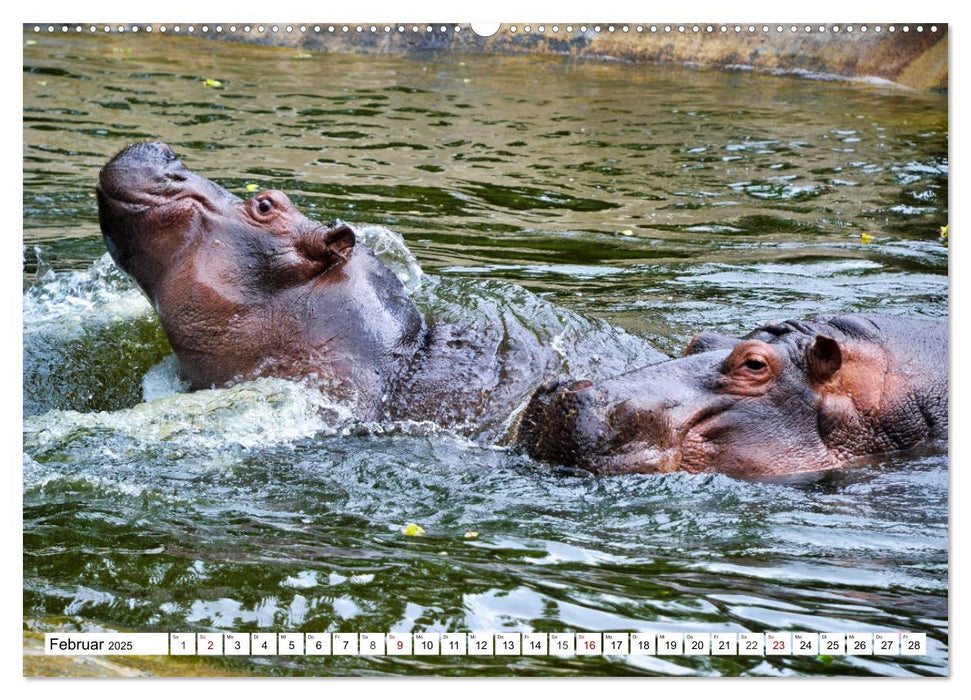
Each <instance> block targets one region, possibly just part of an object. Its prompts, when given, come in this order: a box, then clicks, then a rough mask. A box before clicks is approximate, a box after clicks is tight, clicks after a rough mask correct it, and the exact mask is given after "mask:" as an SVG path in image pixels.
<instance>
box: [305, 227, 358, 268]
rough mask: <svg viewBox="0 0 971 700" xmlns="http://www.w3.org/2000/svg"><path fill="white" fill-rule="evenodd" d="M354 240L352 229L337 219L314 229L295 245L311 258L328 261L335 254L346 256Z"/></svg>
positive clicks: (355, 239)
mask: <svg viewBox="0 0 971 700" xmlns="http://www.w3.org/2000/svg"><path fill="white" fill-rule="evenodd" d="M356 241H357V237H356V236H355V235H354V229H352V228H351V227H350V226H348V225H347V224H345V223H344V222H343V221H341V220H340V219H337V220H336V221H334V223H332V224H331V225H330V226H328V227H320V228H316V229H314V230H313V231H312V232H311V233H310V234H309V235H308V236H305V237H304V238H303V239H301V240H300V241H299V242H298V243H297V247H298V249H299V250H300V251H301V252H302V253H303V254H304V255H306V256H307V257H308V258H310V259H311V260H319V261H322V262H330V261H333V260H334V259H335V256H339V257H342V258H346V257H347V256H348V255H349V254H350V252H351V248H353V247H354V244H355V243H356Z"/></svg>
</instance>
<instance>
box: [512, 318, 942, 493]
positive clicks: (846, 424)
mask: <svg viewBox="0 0 971 700" xmlns="http://www.w3.org/2000/svg"><path fill="white" fill-rule="evenodd" d="M947 391H948V381H947V325H946V323H944V322H934V321H918V320H910V319H903V318H895V317H880V316H838V317H832V318H815V319H811V320H808V321H787V322H785V323H780V324H775V325H768V326H764V327H762V328H760V329H758V330H756V331H754V332H752V333H750V334H749V335H747V336H745V337H744V338H742V339H732V338H728V337H725V336H719V335H714V334H703V335H700V336H696V337H695V339H694V340H693V341H692V342H691V344H690V345H689V346H688V348H687V349H686V350H685V352H684V354H683V356H682V357H681V358H678V359H674V360H669V361H667V362H662V363H659V364H655V365H652V366H650V367H647V368H644V369H641V370H637V371H634V372H630V373H628V374H625V375H622V376H619V377H616V378H613V379H610V380H607V381H601V382H597V383H594V382H590V381H583V380H581V381H566V382H563V381H555V382H548V383H547V384H545V385H544V386H543V387H541V388H540V389H539V390H538V391H537V393H536V394H535V395H534V397H533V398H532V400H531V402H530V404H529V406H528V407H527V409H526V411H525V413H524V415H523V418H522V423H521V426H520V434H519V440H520V442H521V443H522V444H523V445H524V446H525V448H526V450H527V451H528V452H529V453H530V454H531V455H532V456H533V457H535V458H538V459H543V460H547V461H552V462H557V463H560V464H567V465H571V466H576V467H581V468H584V469H587V470H590V471H593V472H595V473H598V474H617V473H658V472H671V471H686V472H719V473H725V474H729V475H732V476H738V477H764V476H771V475H781V474H791V473H796V472H808V471H820V470H826V469H832V468H836V467H841V466H846V465H849V464H852V463H853V462H854V461H859V460H860V459H861V458H863V457H866V456H869V455H877V454H883V453H889V452H894V451H898V450H906V449H911V448H915V447H921V446H931V447H943V446H944V445H946V441H947V425H948V394H947Z"/></svg>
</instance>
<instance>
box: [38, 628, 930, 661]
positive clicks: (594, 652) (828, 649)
mask: <svg viewBox="0 0 971 700" xmlns="http://www.w3.org/2000/svg"><path fill="white" fill-rule="evenodd" d="M44 652H45V654H49V655H61V656H167V655H173V656H562V657H575V656H638V655H640V656H924V655H925V654H926V653H927V634H926V633H923V632H919V633H918V632H711V633H708V632H683V633H682V632H440V633H439V632H387V633H378V632H375V633H370V632H151V633H124V632H115V633H112V632H78V633H58V632H48V633H47V634H45V640H44Z"/></svg>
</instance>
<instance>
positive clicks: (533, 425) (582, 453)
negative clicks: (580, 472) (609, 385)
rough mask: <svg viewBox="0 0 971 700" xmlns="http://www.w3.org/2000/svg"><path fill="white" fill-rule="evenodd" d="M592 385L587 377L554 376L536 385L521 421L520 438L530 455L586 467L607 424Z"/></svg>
mask: <svg viewBox="0 0 971 700" xmlns="http://www.w3.org/2000/svg"><path fill="white" fill-rule="evenodd" d="M593 386H594V384H593V382H591V381H589V380H586V379H582V380H579V381H575V380H569V379H556V380H551V381H548V382H546V383H545V384H543V385H542V386H540V387H539V389H538V390H537V391H536V393H535V394H534V395H533V398H532V399H531V400H530V402H529V405H528V406H527V407H526V411H525V413H524V414H523V419H522V423H521V425H520V442H521V444H522V445H523V446H524V447H525V448H526V451H527V452H528V453H529V454H530V455H531V456H532V457H534V458H536V459H541V460H546V461H550V462H556V463H559V464H566V465H570V466H583V467H585V468H587V467H586V461H587V458H588V457H589V456H590V455H592V454H595V453H596V451H597V446H598V445H599V443H601V442H602V440H603V438H604V430H605V427H606V426H605V424H604V421H603V420H602V417H601V415H600V414H601V412H600V410H599V402H598V395H597V392H596V391H595V390H594V389H593Z"/></svg>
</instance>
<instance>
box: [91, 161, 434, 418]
mask: <svg viewBox="0 0 971 700" xmlns="http://www.w3.org/2000/svg"><path fill="white" fill-rule="evenodd" d="M97 196H98V215H99V220H100V223H101V230H102V232H103V234H104V239H105V244H106V245H107V247H108V251H109V252H110V253H111V256H112V258H113V259H114V260H115V262H116V263H117V264H118V266H119V267H120V268H121V269H122V270H124V271H125V272H126V273H128V274H129V275H130V276H131V277H132V278H133V279H134V281H135V282H136V284H138V286H139V287H140V288H141V289H142V290H143V291H144V292H145V294H146V296H147V297H148V298H149V300H150V301H151V303H152V305H153V306H154V307H155V309H156V311H157V312H158V314H159V317H160V318H161V321H162V325H163V327H164V329H165V332H166V334H167V335H168V338H169V341H170V342H171V344H172V348H173V350H174V351H175V354H176V355H177V357H178V359H179V364H180V368H181V371H182V374H183V376H184V378H185V379H187V380H188V381H189V382H190V384H191V386H192V388H202V387H210V386H220V385H225V384H228V383H232V382H236V381H240V380H244V379H249V378H253V377H256V376H264V375H273V376H283V377H288V378H298V377H307V376H315V377H317V378H319V379H320V380H321V381H323V382H325V383H329V384H331V385H332V386H333V387H334V388H335V391H339V392H343V393H345V394H348V395H350V394H353V395H354V397H355V398H356V399H358V400H363V401H365V402H372V403H373V402H374V401H375V400H376V399H375V397H379V396H381V394H382V393H383V390H384V388H385V386H386V385H387V384H388V383H389V382H391V381H393V379H394V376H393V375H394V374H395V372H396V370H397V369H398V368H399V366H400V365H402V364H404V363H406V358H407V357H408V356H410V354H413V353H414V351H415V348H416V346H417V343H418V337H419V336H420V334H421V332H422V329H423V327H424V321H423V319H422V317H421V315H420V313H419V312H418V310H417V308H416V307H415V306H414V304H413V303H412V302H411V300H410V299H409V298H408V296H407V295H406V293H405V291H404V288H403V286H402V285H401V283H400V281H399V280H398V279H397V277H396V276H395V275H394V274H393V273H392V272H391V270H390V269H388V268H387V267H386V266H385V265H384V264H383V263H381V262H380V261H379V260H378V259H377V258H376V257H375V256H374V254H373V253H372V252H371V251H370V250H369V249H368V248H367V247H366V246H363V245H362V244H361V243H360V242H358V241H357V240H356V237H355V234H354V231H353V230H352V229H351V228H350V227H349V226H347V225H346V224H344V223H342V222H340V221H335V222H333V223H331V224H328V225H325V224H321V223H319V222H317V221H314V220H312V219H309V218H307V217H306V216H304V215H303V214H301V213H300V211H299V210H298V209H297V208H296V207H295V206H294V204H293V203H292V202H291V201H290V199H289V198H288V197H287V196H286V195H285V194H284V193H283V192H279V191H276V190H267V191H263V192H259V193H257V194H255V195H254V196H253V197H252V198H251V199H249V200H248V201H246V200H243V199H240V198H239V197H237V196H235V195H233V194H231V193H230V192H228V191H226V190H225V189H223V188H222V187H220V186H218V185H216V184H215V183H213V182H211V181H209V180H207V179H205V178H204V177H201V176H199V175H196V174H195V173H193V172H191V171H190V170H188V169H187V168H186V167H185V166H184V165H183V164H182V163H181V161H179V160H178V158H177V157H176V156H175V154H174V153H173V152H172V149H170V148H169V147H168V146H167V145H165V144H163V143H140V144H136V145H133V146H130V147H128V148H126V149H124V150H123V151H121V152H120V153H119V154H118V155H116V156H115V157H114V158H113V159H112V160H111V161H110V162H108V164H107V165H105V166H104V168H102V170H101V174H100V178H99V182H98V186H97Z"/></svg>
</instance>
